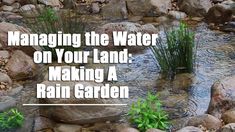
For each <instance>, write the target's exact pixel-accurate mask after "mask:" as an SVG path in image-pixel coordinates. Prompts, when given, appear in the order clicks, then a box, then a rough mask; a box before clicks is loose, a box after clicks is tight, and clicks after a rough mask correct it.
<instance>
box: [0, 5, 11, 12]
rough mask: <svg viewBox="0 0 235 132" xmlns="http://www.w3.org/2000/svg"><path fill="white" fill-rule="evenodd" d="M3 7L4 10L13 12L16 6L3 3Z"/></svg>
mask: <svg viewBox="0 0 235 132" xmlns="http://www.w3.org/2000/svg"><path fill="white" fill-rule="evenodd" d="M1 9H2V10H3V11H9V12H11V11H12V10H13V9H14V8H13V7H12V6H7V5H3V6H2V7H1Z"/></svg>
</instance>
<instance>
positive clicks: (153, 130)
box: [146, 128, 164, 132]
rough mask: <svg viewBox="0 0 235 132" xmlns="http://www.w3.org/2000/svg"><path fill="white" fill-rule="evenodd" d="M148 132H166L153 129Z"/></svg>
mask: <svg viewBox="0 0 235 132" xmlns="http://www.w3.org/2000/svg"><path fill="white" fill-rule="evenodd" d="M146 132H164V131H162V130H159V129H154V128H151V129H148V130H147V131H146Z"/></svg>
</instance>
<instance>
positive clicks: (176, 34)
mask: <svg viewBox="0 0 235 132" xmlns="http://www.w3.org/2000/svg"><path fill="white" fill-rule="evenodd" d="M165 37H166V42H165V41H163V39H162V38H161V37H159V38H158V39H157V43H156V46H152V47H151V49H152V51H153V53H154V56H155V58H156V59H157V61H158V64H159V66H160V68H161V71H162V73H164V74H167V75H170V77H174V75H175V74H177V73H182V72H188V73H191V72H193V67H194V63H195V55H196V45H195V42H194V39H195V34H194V32H192V31H191V30H190V29H189V28H188V26H187V25H186V24H184V23H182V22H181V23H180V26H179V28H173V29H171V30H170V31H166V32H165Z"/></svg>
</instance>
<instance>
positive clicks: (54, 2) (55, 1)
mask: <svg viewBox="0 0 235 132" xmlns="http://www.w3.org/2000/svg"><path fill="white" fill-rule="evenodd" d="M38 1H39V2H40V3H42V4H44V5H46V6H52V7H62V3H61V2H60V1H59V0H38Z"/></svg>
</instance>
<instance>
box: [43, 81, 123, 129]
mask: <svg viewBox="0 0 235 132" xmlns="http://www.w3.org/2000/svg"><path fill="white" fill-rule="evenodd" d="M57 83H60V84H61V85H62V86H70V88H71V94H70V95H71V98H69V99H48V98H47V99H41V100H40V102H43V103H49V104H50V103H52V104H61V103H67V104H71V103H75V104H107V103H108V104H109V103H112V104H116V103H119V101H118V100H115V99H99V98H98V99H77V98H75V97H74V96H73V95H74V89H73V88H74V85H75V82H48V81H45V82H43V84H45V85H47V86H55V84H57ZM79 83H80V84H83V85H84V86H85V87H86V86H91V87H92V86H99V85H101V84H96V83H93V82H79ZM61 113H63V114H61ZM121 113H122V111H121V110H120V109H118V108H117V107H113V106H112V107H99V106H98V107H89V106H88V107H86V106H79V107H72V106H65V107H47V108H45V109H44V108H41V114H42V115H44V116H45V117H48V118H50V119H53V120H55V121H58V122H63V123H69V124H78V125H81V124H89V123H97V122H105V121H115V120H118V119H119V118H120V115H121Z"/></svg>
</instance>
